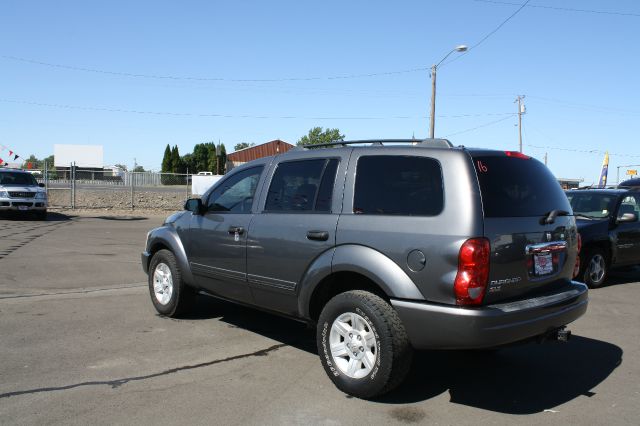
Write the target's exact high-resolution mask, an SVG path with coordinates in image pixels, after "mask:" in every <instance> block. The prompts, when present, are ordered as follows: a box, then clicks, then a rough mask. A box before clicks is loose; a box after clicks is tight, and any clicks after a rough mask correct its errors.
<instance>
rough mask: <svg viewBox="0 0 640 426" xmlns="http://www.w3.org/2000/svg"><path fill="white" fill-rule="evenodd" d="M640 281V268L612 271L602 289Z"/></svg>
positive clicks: (630, 267) (633, 267) (632, 267)
mask: <svg viewBox="0 0 640 426" xmlns="http://www.w3.org/2000/svg"><path fill="white" fill-rule="evenodd" d="M639 281H640V266H628V267H625V268H619V269H612V270H611V271H609V276H608V277H607V280H606V281H605V283H604V285H603V286H602V287H600V288H603V289H604V288H607V287H611V286H615V285H621V284H630V283H635V282H639ZM596 290H597V289H596Z"/></svg>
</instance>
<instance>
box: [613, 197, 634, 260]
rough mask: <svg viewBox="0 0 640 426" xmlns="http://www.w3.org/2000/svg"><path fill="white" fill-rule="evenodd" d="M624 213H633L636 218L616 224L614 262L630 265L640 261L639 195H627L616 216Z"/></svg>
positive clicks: (618, 216)
mask: <svg viewBox="0 0 640 426" xmlns="http://www.w3.org/2000/svg"><path fill="white" fill-rule="evenodd" d="M624 213H633V214H635V215H636V220H635V221H633V222H622V223H618V224H617V225H616V233H617V234H618V238H617V241H616V250H617V256H616V263H617V264H619V265H631V264H638V263H640V222H638V217H639V216H640V196H639V195H636V194H634V195H628V196H626V197H625V198H624V199H623V200H622V203H621V204H620V207H619V208H618V214H617V218H620V217H622V215H623V214H624Z"/></svg>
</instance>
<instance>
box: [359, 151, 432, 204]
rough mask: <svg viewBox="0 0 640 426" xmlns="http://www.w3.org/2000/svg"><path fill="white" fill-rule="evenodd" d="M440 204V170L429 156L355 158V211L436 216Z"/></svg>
mask: <svg viewBox="0 0 640 426" xmlns="http://www.w3.org/2000/svg"><path fill="white" fill-rule="evenodd" d="M443 207H444V194H443V191H442V170H441V169H440V163H438V161H436V160H434V159H433V158H425V157H409V156H406V157H405V156H391V155H376V156H364V157H361V158H360V160H358V169H357V171H356V187H355V195H354V200H353V212H354V213H355V214H373V215H399V216H436V215H438V214H440V212H442V209H443Z"/></svg>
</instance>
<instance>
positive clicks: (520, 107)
mask: <svg viewBox="0 0 640 426" xmlns="http://www.w3.org/2000/svg"><path fill="white" fill-rule="evenodd" d="M523 100H524V95H518V97H517V98H516V100H515V101H514V103H515V102H517V103H518V141H519V147H520V152H522V114H524V113H525V112H526V111H525V108H524V103H523V102H522V101H523Z"/></svg>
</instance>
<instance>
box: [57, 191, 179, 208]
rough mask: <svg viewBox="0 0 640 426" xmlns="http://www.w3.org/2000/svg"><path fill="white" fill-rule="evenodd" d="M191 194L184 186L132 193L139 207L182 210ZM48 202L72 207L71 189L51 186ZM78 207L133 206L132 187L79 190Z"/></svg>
mask: <svg viewBox="0 0 640 426" xmlns="http://www.w3.org/2000/svg"><path fill="white" fill-rule="evenodd" d="M188 196H189V197H191V194H187V191H186V189H185V188H184V187H179V188H171V187H170V188H168V189H166V188H165V189H163V190H160V189H158V190H153V189H144V188H138V189H136V190H135V191H134V193H133V205H134V208H135V209H138V210H154V211H163V210H164V211H169V210H182V208H183V206H184V202H185V200H186V199H187V197H188ZM49 205H50V206H53V207H54V208H63V207H65V208H66V207H70V206H71V190H70V189H60V188H57V189H50V190H49ZM76 207H78V208H83V209H96V208H100V209H108V210H120V209H129V210H130V209H131V190H130V189H129V188H126V187H112V188H109V187H107V188H105V189H102V190H95V189H77V190H76Z"/></svg>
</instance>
